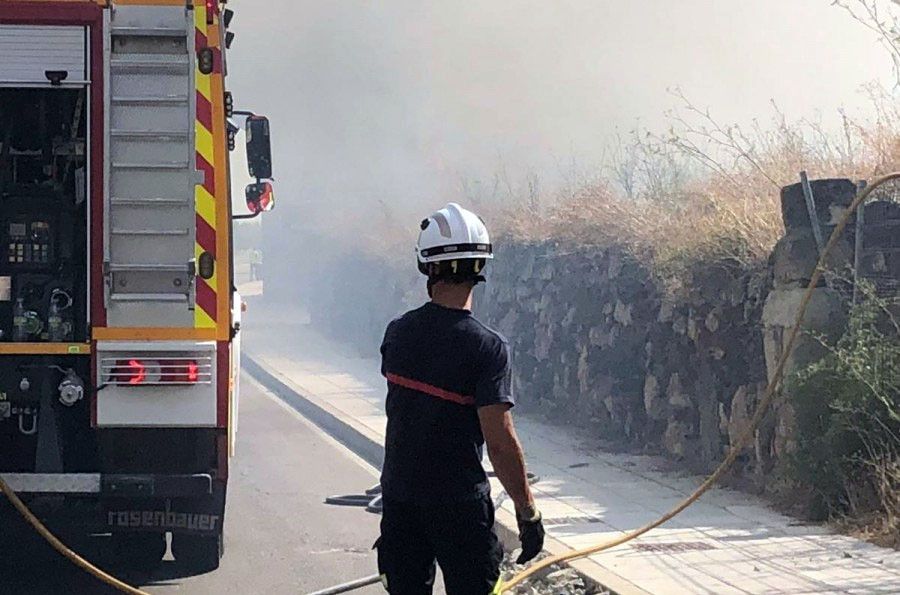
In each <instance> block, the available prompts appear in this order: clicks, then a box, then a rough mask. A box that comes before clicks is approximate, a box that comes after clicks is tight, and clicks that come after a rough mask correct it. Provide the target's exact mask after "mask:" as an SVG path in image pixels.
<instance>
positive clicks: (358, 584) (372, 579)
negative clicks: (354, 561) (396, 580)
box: [308, 574, 381, 595]
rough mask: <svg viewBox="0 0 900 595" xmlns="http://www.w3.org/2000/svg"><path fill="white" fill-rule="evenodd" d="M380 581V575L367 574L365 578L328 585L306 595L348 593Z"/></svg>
mask: <svg viewBox="0 0 900 595" xmlns="http://www.w3.org/2000/svg"><path fill="white" fill-rule="evenodd" d="M380 582H381V576H380V575H378V574H375V575H373V576H368V577H366V578H361V579H359V580H355V581H350V582H349V583H344V584H342V585H335V586H333V587H328V588H327V589H322V590H321V591H316V592H314V593H309V594H308V595H337V594H338V593H349V592H350V591H355V590H357V589H362V588H363V587H368V586H369V585H377V584H379V583H380Z"/></svg>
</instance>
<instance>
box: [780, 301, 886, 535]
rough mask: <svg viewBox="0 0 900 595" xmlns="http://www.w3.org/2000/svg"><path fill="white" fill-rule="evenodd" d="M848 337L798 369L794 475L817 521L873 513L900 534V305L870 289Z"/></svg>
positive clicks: (793, 385) (793, 389)
mask: <svg viewBox="0 0 900 595" xmlns="http://www.w3.org/2000/svg"><path fill="white" fill-rule="evenodd" d="M861 294H863V295H864V296H865V297H864V299H862V300H861V301H860V303H858V304H856V305H854V306H852V307H851V309H850V315H849V319H848V327H847V330H846V332H845V333H844V334H843V336H841V337H840V338H839V339H838V340H837V341H836V342H834V343H833V344H829V343H828V342H827V341H825V340H823V341H822V343H823V345H824V346H825V348H826V355H825V356H824V357H823V358H822V359H820V360H819V361H817V362H815V363H813V364H811V365H810V366H808V367H806V368H805V369H803V370H801V371H799V372H798V373H797V374H796V375H795V376H794V377H793V378H792V380H791V381H790V382H789V385H788V392H789V394H790V396H791V398H792V399H793V402H794V406H795V408H796V413H797V435H796V438H797V447H796V450H795V452H794V453H793V455H792V456H791V457H790V459H789V473H790V474H791V476H792V478H793V479H794V480H795V481H796V482H797V484H798V485H799V486H801V487H803V488H805V489H806V490H807V491H808V493H809V495H810V501H809V512H810V513H811V515H813V516H817V517H826V516H827V517H836V516H846V515H850V516H853V517H858V518H859V517H865V516H866V515H870V514H873V513H874V514H875V516H876V517H877V518H878V519H879V523H880V524H881V527H880V529H881V531H882V532H884V533H887V534H894V535H897V534H898V532H900V324H898V320H897V317H896V313H897V311H898V310H897V305H898V302H896V301H895V302H894V303H891V302H890V301H889V300H887V299H883V298H879V297H878V296H877V295H875V293H874V291H872V289H871V288H868V287H867V288H865V289H864V291H862V292H861Z"/></svg>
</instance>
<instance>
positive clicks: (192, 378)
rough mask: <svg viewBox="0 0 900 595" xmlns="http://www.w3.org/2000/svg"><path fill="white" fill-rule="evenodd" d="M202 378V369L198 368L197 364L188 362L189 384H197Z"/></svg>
mask: <svg viewBox="0 0 900 595" xmlns="http://www.w3.org/2000/svg"><path fill="white" fill-rule="evenodd" d="M199 378H200V368H199V366H197V362H188V363H187V379H188V382H197V380H198V379H199Z"/></svg>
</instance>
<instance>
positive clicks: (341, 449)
mask: <svg viewBox="0 0 900 595" xmlns="http://www.w3.org/2000/svg"><path fill="white" fill-rule="evenodd" d="M243 377H244V380H242V382H244V381H246V382H249V383H250V384H252V385H253V386H254V387H255V388H256V389H257V390H259V392H260V393H262V394H263V395H265V396H266V397H267V398H268V399H269V400H270V401H272V402H274V403H275V404H276V405H278V406H279V407H281V408H282V409H284V410H285V411H286V412H287V413H288V414H290V415H291V417H294V418H295V419H297V420H298V421H300V422H301V423H303V425H305V426H306V427H308V428H309V429H310V430H312V431H313V433H315V434H317V435H318V436H320V437H321V438H322V439H323V440H324V441H325V442H327V443H328V444H330V445H332V446H334V447H335V448H336V449H337V450H338V451H339V452H340V453H341V454H343V455H344V456H345V457H347V458H348V459H350V460H352V461H354V462H355V463H356V464H357V465H359V466H360V467H362V468H364V469H365V470H366V471H368V472H369V473H371V474H372V477H373V478H375V479H376V480H377V479H378V478H379V477H380V476H381V470H380V469H377V468H375V467H374V466H372V465H370V464H369V463H368V462H367V461H366V460H365V459H363V458H362V457H360V456H359V455H357V454H356V453H355V452H353V451H352V450H350V449H349V448H347V447H346V446H344V445H343V444H341V443H340V442H338V441H337V440H335V438H334V437H333V436H331V434H329V433H328V432H325V431H324V430H322V428H320V427H319V426H317V425H316V424H314V423H313V422H311V421H310V420H308V419H307V418H305V417H304V416H303V415H301V414H300V412H298V411H297V410H296V409H294V408H293V407H291V406H290V404H288V403H285V402H284V401H283V400H282V399H281V398H279V396H278V395H276V394H275V393H273V392H272V391H270V390H269V389H268V388H266V387H265V385H263V384H262V383H261V382H259V381H258V380H257V379H256V378H254V377H253V376H251V375H250V374H247V373H246V372H244V373H243Z"/></svg>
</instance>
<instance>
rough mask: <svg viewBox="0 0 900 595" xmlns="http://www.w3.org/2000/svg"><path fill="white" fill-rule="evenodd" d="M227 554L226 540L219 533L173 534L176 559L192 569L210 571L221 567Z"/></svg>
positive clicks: (173, 550)
mask: <svg viewBox="0 0 900 595" xmlns="http://www.w3.org/2000/svg"><path fill="white" fill-rule="evenodd" d="M224 554H225V540H224V539H223V538H222V534H221V533H220V534H218V535H183V534H173V535H172V555H173V556H175V561H176V562H178V563H179V564H182V565H184V566H185V567H186V568H189V569H190V570H192V571H196V572H210V571H212V570H215V569H216V568H218V567H219V560H221V559H222V556H223V555H224Z"/></svg>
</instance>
